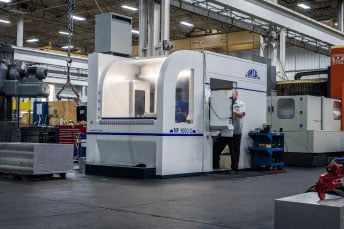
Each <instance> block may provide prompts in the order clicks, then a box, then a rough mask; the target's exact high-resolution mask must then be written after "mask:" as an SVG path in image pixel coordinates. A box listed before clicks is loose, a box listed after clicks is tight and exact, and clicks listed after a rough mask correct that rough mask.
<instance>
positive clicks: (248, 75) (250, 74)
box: [245, 68, 260, 80]
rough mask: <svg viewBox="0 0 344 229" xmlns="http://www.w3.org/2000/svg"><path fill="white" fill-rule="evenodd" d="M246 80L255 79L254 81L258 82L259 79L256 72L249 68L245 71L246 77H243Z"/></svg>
mask: <svg viewBox="0 0 344 229" xmlns="http://www.w3.org/2000/svg"><path fill="white" fill-rule="evenodd" d="M245 77H246V78H251V79H255V80H260V77H259V76H258V72H257V70H255V69H253V68H251V69H249V70H248V71H247V73H246V75H245Z"/></svg>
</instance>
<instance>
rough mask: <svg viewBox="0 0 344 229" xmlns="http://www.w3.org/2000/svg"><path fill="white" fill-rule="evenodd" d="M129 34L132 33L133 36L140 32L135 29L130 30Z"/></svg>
mask: <svg viewBox="0 0 344 229" xmlns="http://www.w3.org/2000/svg"><path fill="white" fill-rule="evenodd" d="M131 32H132V33H134V34H139V33H140V31H138V30H136V29H132V30H131Z"/></svg>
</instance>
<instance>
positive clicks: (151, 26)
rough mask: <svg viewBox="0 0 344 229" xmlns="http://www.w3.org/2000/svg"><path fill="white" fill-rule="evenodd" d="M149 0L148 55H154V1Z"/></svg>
mask: <svg viewBox="0 0 344 229" xmlns="http://www.w3.org/2000/svg"><path fill="white" fill-rule="evenodd" d="M146 2H147V19H148V34H147V35H148V46H147V51H148V54H147V55H148V56H154V53H155V48H154V1H153V0H146Z"/></svg>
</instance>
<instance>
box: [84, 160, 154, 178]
mask: <svg viewBox="0 0 344 229" xmlns="http://www.w3.org/2000/svg"><path fill="white" fill-rule="evenodd" d="M86 174H88V175H99V176H108V177H122V178H136V179H146V178H155V177H156V175H155V168H143V167H125V166H106V165H92V164H86Z"/></svg>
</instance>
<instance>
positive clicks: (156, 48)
mask: <svg viewBox="0 0 344 229" xmlns="http://www.w3.org/2000/svg"><path fill="white" fill-rule="evenodd" d="M160 7H161V6H160V3H157V2H154V19H153V21H154V37H153V38H154V41H153V48H154V53H153V55H152V56H159V55H160V51H159V50H160V12H161V9H160Z"/></svg>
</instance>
